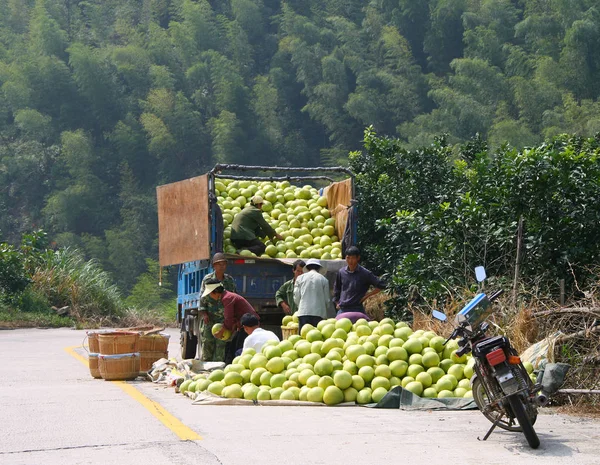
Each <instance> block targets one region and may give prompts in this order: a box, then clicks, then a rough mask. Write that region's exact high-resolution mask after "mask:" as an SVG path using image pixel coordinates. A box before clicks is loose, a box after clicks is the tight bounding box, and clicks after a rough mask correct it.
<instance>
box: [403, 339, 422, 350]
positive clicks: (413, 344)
mask: <svg viewBox="0 0 600 465" xmlns="http://www.w3.org/2000/svg"><path fill="white" fill-rule="evenodd" d="M402 347H403V348H404V349H405V350H406V352H408V353H409V354H420V353H421V351H422V350H423V344H421V341H419V340H418V339H417V338H410V339H408V340H407V341H406V342H405V343H404V345H403V346H402Z"/></svg>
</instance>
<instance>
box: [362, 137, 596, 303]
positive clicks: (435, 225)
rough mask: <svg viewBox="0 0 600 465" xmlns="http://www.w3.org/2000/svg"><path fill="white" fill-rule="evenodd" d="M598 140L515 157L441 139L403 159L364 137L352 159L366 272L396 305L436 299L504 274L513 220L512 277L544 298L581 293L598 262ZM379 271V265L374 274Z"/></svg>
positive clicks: (564, 142) (568, 141) (569, 141)
mask: <svg viewBox="0 0 600 465" xmlns="http://www.w3.org/2000/svg"><path fill="white" fill-rule="evenodd" d="M599 148H600V140H599V139H595V138H593V139H583V138H579V137H568V136H560V137H557V138H555V139H554V140H552V141H551V142H548V143H544V144H542V145H539V146H537V147H532V148H530V149H526V150H523V151H517V150H515V149H512V148H510V147H508V146H506V145H504V146H502V147H500V148H498V149H497V150H495V151H494V152H492V153H490V152H488V148H487V145H486V144H485V142H483V141H482V140H481V139H478V138H476V139H473V140H472V141H470V142H468V143H466V144H464V145H462V146H461V147H459V148H458V150H455V151H454V150H452V149H451V148H450V147H449V146H448V145H447V144H446V143H445V141H444V140H443V139H441V140H438V141H437V142H436V144H434V145H432V146H429V147H425V148H421V149H416V150H412V151H408V150H406V149H403V148H402V144H401V143H400V141H398V140H397V139H391V138H386V137H378V136H377V135H376V134H375V133H374V132H373V131H372V130H367V131H366V132H365V151H364V152H362V153H361V152H357V153H354V154H353V155H352V156H351V167H352V169H353V170H354V171H355V172H356V173H357V177H356V180H357V190H358V199H359V205H367V206H368V208H363V209H361V213H360V222H359V237H360V238H363V239H362V240H363V244H362V247H363V249H364V250H365V257H368V259H369V261H370V262H371V263H370V264H371V266H374V267H375V266H379V267H382V269H381V270H380V271H382V272H388V273H390V275H391V277H392V283H393V284H392V287H393V289H394V291H395V292H396V294H397V295H399V296H400V298H399V299H398V302H397V303H398V304H406V302H407V301H410V302H422V301H423V300H426V301H431V300H432V299H438V300H443V299H444V298H446V297H450V296H453V293H454V292H455V291H454V289H456V288H459V287H460V288H465V287H468V286H469V285H470V284H471V283H472V282H473V278H472V270H473V268H474V267H475V266H477V265H484V266H486V268H487V269H488V275H490V276H496V277H497V278H496V279H502V278H508V279H510V277H511V276H512V275H513V272H514V265H515V259H516V246H515V243H516V233H517V223H518V221H519V218H522V219H523V221H524V225H525V234H524V238H523V250H524V258H523V262H522V264H521V276H522V277H523V279H525V280H529V281H531V282H533V281H534V280H536V282H537V285H538V286H539V287H541V288H544V289H545V290H547V291H549V292H550V293H553V292H554V293H556V292H557V290H558V289H557V288H556V287H555V283H556V282H557V280H558V279H565V280H566V281H567V283H573V280H574V279H576V280H577V281H578V282H579V283H580V284H581V283H585V282H586V279H587V278H588V277H589V276H588V274H587V272H586V267H588V266H589V265H591V264H594V263H596V262H597V261H598V259H599V258H600V246H599V245H598V243H597V241H596V240H595V237H597V235H598V234H600V223H599V222H598V218H600V206H599V204H598V202H597V198H598V196H599V195H600V184H599V183H598V179H600V165H599V164H598V150H599ZM382 264H385V265H382Z"/></svg>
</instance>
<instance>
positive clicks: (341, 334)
mask: <svg viewBox="0 0 600 465" xmlns="http://www.w3.org/2000/svg"><path fill="white" fill-rule="evenodd" d="M331 337H332V338H335V339H342V340H344V341H345V340H346V339H347V338H348V333H347V332H346V331H344V330H343V329H342V328H337V329H336V330H335V331H334V332H333V334H332V335H331Z"/></svg>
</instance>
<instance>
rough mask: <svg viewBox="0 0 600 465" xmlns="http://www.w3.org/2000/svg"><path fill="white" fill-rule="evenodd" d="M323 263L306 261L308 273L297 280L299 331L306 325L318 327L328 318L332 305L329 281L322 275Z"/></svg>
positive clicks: (295, 293) (314, 260) (295, 285)
mask: <svg viewBox="0 0 600 465" xmlns="http://www.w3.org/2000/svg"><path fill="white" fill-rule="evenodd" d="M320 271H321V261H320V260H317V259H316V258H310V259H308V260H307V261H306V273H304V274H302V275H300V276H298V278H296V283H295V284H294V300H295V301H296V305H297V306H298V331H300V330H302V326H304V325H305V324H311V325H313V326H315V327H316V326H317V324H318V323H319V321H321V320H323V319H325V318H327V310H328V309H329V306H330V305H331V297H330V292H329V281H327V278H326V277H325V276H323V275H322V274H321V273H320Z"/></svg>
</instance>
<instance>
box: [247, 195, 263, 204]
mask: <svg viewBox="0 0 600 465" xmlns="http://www.w3.org/2000/svg"><path fill="white" fill-rule="evenodd" d="M250 201H251V202H252V203H253V204H254V205H259V204H261V203H265V201H264V200H263V198H262V197H261V196H260V195H255V196H254V197H252V199H250Z"/></svg>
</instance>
